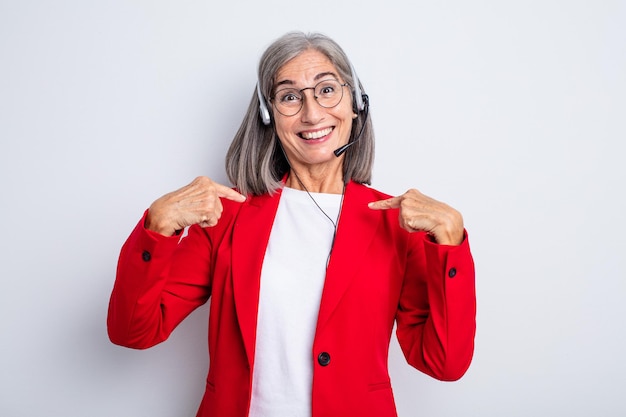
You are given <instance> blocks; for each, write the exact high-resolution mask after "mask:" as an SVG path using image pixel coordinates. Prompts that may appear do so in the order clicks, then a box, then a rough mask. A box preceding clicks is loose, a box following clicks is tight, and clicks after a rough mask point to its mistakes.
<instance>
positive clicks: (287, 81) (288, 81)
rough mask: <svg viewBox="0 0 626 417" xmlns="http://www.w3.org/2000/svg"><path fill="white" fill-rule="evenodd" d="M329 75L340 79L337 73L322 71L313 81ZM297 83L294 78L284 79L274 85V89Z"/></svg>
mask: <svg viewBox="0 0 626 417" xmlns="http://www.w3.org/2000/svg"><path fill="white" fill-rule="evenodd" d="M327 76H331V77H333V78H334V79H336V80H339V77H338V76H337V74H335V73H334V72H332V71H326V72H320V73H319V74H317V75H316V76H315V77H314V78H313V81H319V80H321V79H322V78H325V77H327ZM295 84H296V83H295V82H293V81H292V80H283V81H279V82H277V83H276V84H275V85H274V89H276V87H280V86H281V85H295Z"/></svg>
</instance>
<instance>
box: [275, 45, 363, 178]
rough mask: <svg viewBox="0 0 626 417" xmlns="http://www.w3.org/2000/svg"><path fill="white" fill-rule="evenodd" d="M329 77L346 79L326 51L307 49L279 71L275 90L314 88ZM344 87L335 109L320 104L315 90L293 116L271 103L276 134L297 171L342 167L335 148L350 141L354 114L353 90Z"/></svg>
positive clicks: (306, 93)
mask: <svg viewBox="0 0 626 417" xmlns="http://www.w3.org/2000/svg"><path fill="white" fill-rule="evenodd" d="M328 79H334V80H337V81H339V83H340V84H343V83H344V82H345V80H343V79H341V78H340V76H339V71H337V69H336V68H335V66H334V65H333V64H332V63H331V62H330V61H329V60H328V58H327V57H326V56H325V55H324V54H322V53H321V52H318V51H315V50H307V51H304V52H302V53H301V54H300V55H298V56H297V57H296V58H294V59H292V60H291V61H289V62H287V63H286V64H285V65H283V66H282V67H281V68H280V69H279V70H278V72H277V73H276V77H275V84H274V85H275V86H274V93H275V92H276V91H278V90H280V89H282V88H295V89H297V90H300V89H302V88H307V87H313V86H315V85H316V84H318V83H319V82H320V81H323V80H328ZM341 88H342V89H343V98H342V99H341V101H340V102H339V104H337V105H336V106H335V107H332V108H324V107H322V106H320V105H319V104H318V102H317V101H316V100H315V98H314V92H313V90H312V89H307V90H305V91H303V92H302V93H301V94H302V95H303V96H304V102H303V105H302V109H301V110H300V111H299V112H298V113H297V114H295V115H294V116H284V115H282V114H281V113H279V112H278V111H277V110H276V107H275V105H274V104H273V105H272V111H273V117H274V121H275V127H276V133H277V135H278V138H279V139H280V142H281V143H282V145H283V148H284V149H285V153H286V154H287V157H288V158H289V162H290V164H291V166H292V167H293V168H295V169H296V170H298V169H300V170H303V169H310V168H314V167H315V168H320V167H321V168H325V167H332V166H335V167H336V166H340V164H341V160H342V158H337V157H336V156H335V155H334V154H333V151H334V150H335V149H337V148H339V147H340V146H342V145H344V144H346V143H348V140H349V139H350V131H351V129H352V120H353V117H354V116H355V114H354V113H353V111H352V94H351V89H350V87H349V86H345V87H341Z"/></svg>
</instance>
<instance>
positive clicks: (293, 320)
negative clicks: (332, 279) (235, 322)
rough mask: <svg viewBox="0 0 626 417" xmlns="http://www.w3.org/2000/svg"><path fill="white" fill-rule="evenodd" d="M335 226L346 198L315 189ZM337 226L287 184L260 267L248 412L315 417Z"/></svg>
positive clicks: (256, 416)
mask: <svg viewBox="0 0 626 417" xmlns="http://www.w3.org/2000/svg"><path fill="white" fill-rule="evenodd" d="M311 196H312V197H313V198H314V199H315V201H316V202H317V204H318V205H319V206H320V207H321V208H322V209H323V211H324V212H326V214H327V215H328V216H329V217H330V218H331V219H332V220H333V221H334V222H335V223H336V222H337V218H338V214H339V210H340V206H341V195H339V194H321V193H311ZM334 233H335V226H334V225H333V224H332V223H331V221H330V220H329V219H328V218H327V217H326V216H325V215H324V213H322V211H321V210H320V208H318V207H317V206H316V205H315V203H314V202H313V200H312V199H311V197H310V196H309V195H308V194H307V193H306V192H305V191H300V190H295V189H293V188H287V187H285V188H284V189H283V191H282V195H281V198H280V202H279V204H278V210H277V212H276V218H275V219H274V224H273V226H272V232H271V234H270V239H269V243H268V246H267V250H266V252H265V258H264V260H263V269H262V271H261V289H260V296H259V314H258V318H257V336H256V349H255V359H254V370H253V377H252V400H251V404H250V414H249V416H250V417H310V416H311V391H312V382H313V363H314V357H313V338H314V336H315V327H316V324H317V315H318V312H319V306H320V300H321V297H322V289H323V287H324V279H325V276H326V264H327V261H328V256H329V254H330V251H331V249H332V242H333V236H334Z"/></svg>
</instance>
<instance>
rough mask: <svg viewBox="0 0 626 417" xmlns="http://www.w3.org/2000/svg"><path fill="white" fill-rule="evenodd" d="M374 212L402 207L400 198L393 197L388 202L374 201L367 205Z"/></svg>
mask: <svg viewBox="0 0 626 417" xmlns="http://www.w3.org/2000/svg"><path fill="white" fill-rule="evenodd" d="M367 206H368V207H369V208H371V209H372V210H387V209H394V208H399V207H400V197H391V198H388V199H386V200H378V201H372V202H371V203H369V204H368V205H367Z"/></svg>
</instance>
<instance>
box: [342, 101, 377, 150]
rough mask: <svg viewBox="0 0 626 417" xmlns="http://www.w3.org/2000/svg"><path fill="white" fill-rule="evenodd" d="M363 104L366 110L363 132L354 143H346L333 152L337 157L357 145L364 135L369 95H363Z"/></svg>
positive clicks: (361, 131) (360, 132)
mask: <svg viewBox="0 0 626 417" xmlns="http://www.w3.org/2000/svg"><path fill="white" fill-rule="evenodd" d="M361 102H362V103H363V110H365V117H364V118H363V124H362V125H361V130H359V134H358V135H357V136H356V138H354V140H353V141H352V142H349V143H346V144H345V145H343V146H342V147H340V148H337V149H335V150H334V151H333V153H334V154H335V156H336V157H337V158H339V157H340V156H341V155H342V154H343V153H344V152H345V151H347V150H348V148H349V147H350V146H352V145H354V144H355V143H356V141H357V140H359V138H360V137H361V134H362V133H363V129H365V125H366V124H367V116H369V108H370V106H369V96H368V95H367V94H363V95H361Z"/></svg>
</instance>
